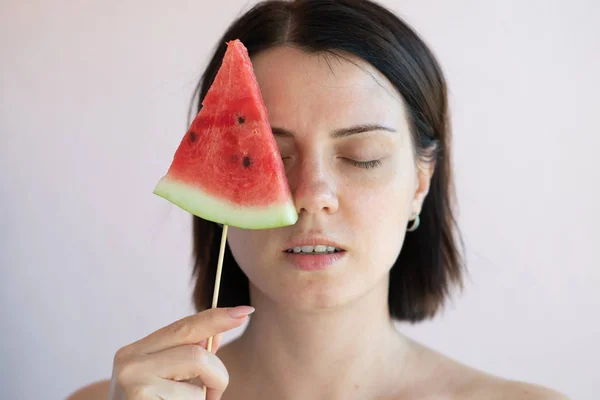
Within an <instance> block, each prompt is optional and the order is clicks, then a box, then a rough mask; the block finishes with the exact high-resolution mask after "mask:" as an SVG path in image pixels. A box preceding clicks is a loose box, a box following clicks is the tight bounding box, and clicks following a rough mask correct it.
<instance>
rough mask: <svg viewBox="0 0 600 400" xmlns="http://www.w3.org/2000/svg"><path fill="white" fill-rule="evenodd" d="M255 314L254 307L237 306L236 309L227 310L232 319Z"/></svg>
mask: <svg viewBox="0 0 600 400" xmlns="http://www.w3.org/2000/svg"><path fill="white" fill-rule="evenodd" d="M253 312H254V307H250V306H237V307H235V308H230V309H229V310H227V313H228V314H229V316H230V317H231V318H244V317H245V316H247V315H249V314H252V313H253Z"/></svg>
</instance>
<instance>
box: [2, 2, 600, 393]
mask: <svg viewBox="0 0 600 400" xmlns="http://www.w3.org/2000/svg"><path fill="white" fill-rule="evenodd" d="M248 4H249V3H247V2H246V1H243V0H220V1H218V2H214V3H213V2H212V1H211V2H210V3H209V2H207V1H200V0H194V1H184V0H179V1H176V2H165V1H155V0H143V1H142V0H126V1H116V0H110V1H109V0H103V1H94V2H93V1H85V2H84V1H73V0H63V1H48V0H44V1H42V0H27V1H25V0H22V1H17V0H13V1H10V0H9V1H7V0H4V1H2V2H1V3H0V52H1V61H0V71H1V75H0V76H1V78H0V85H1V97H0V101H1V102H0V112H1V115H0V121H1V122H0V132H1V139H0V140H1V141H0V195H1V196H0V197H1V207H0V246H1V247H0V265H1V276H0V301H1V303H0V304H1V306H0V321H1V322H0V323H1V325H0V360H1V361H0V363H1V364H0V398H7V399H8V398H10V399H60V398H64V397H65V396H66V395H67V394H68V393H70V392H71V391H73V390H74V389H75V388H77V387H79V386H81V385H82V384H85V383H88V382H90V381H93V380H96V379H100V378H106V377H108V376H109V374H110V370H111V362H112V357H113V354H114V352H115V350H116V349H118V348H119V347H121V346H122V345H124V344H127V343H129V342H131V341H134V340H136V339H138V338H140V337H141V336H143V335H146V334H147V333H149V332H151V331H153V330H155V329H157V328H159V327H161V326H163V325H165V324H167V323H169V322H171V321H174V320H175V319H178V318H180V317H183V316H185V315H186V314H188V313H190V312H192V307H191V305H190V300H189V295H190V286H189V282H190V274H189V272H190V254H191V253H190V252H191V247H190V244H191V242H190V240H191V237H190V223H189V222H190V218H189V217H188V215H187V214H186V213H184V212H183V211H181V210H179V209H178V208H176V207H175V206H172V205H170V204H168V203H167V202H166V201H165V200H163V199H161V198H159V197H157V196H155V195H153V194H152V189H153V187H154V184H155V183H156V181H157V179H158V178H159V177H160V176H162V174H163V173H164V172H165V169H166V168H167V166H168V163H169V160H170V158H171V156H172V153H173V151H174V150H175V148H176V146H177V144H178V143H179V140H180V138H181V136H182V135H183V133H184V132H185V129H186V127H187V126H186V111H187V106H188V100H189V98H190V95H191V93H192V89H193V87H194V84H195V82H196V79H197V78H198V75H199V73H200V71H201V70H202V67H203V66H204V65H205V62H206V60H207V56H208V54H209V52H210V50H211V49H212V48H213V46H214V44H215V42H216V40H217V39H218V36H220V35H221V33H222V32H223V30H224V29H225V27H226V26H227V25H228V24H229V22H230V21H231V20H232V19H233V18H234V17H235V16H236V15H238V14H239V13H240V12H241V11H242V10H244V9H246V8H247V7H248ZM387 4H388V5H389V6H391V7H393V8H394V9H395V10H397V11H398V12H400V13H401V14H402V15H403V16H404V17H406V18H407V20H408V21H409V22H410V23H412V24H413V25H414V26H416V27H417V28H418V30H419V31H420V32H421V33H422V35H423V36H424V37H425V38H426V39H427V41H428V42H429V43H430V44H431V45H432V47H433V48H434V50H435V52H436V53H437V55H438V56H439V58H440V60H441V62H442V64H443V66H444V68H445V71H446V72H447V75H448V78H449V82H450V88H451V101H452V109H453V116H454V132H455V162H456V173H457V185H458V192H459V198H460V202H461V210H462V212H461V215H460V222H461V225H462V228H463V230H464V233H465V239H466V243H467V245H468V249H469V253H468V256H469V263H470V270H471V278H470V280H469V282H468V286H467V290H466V292H465V293H464V294H463V295H462V296H461V297H457V298H456V300H455V302H454V303H453V305H451V306H450V307H449V308H448V310H447V312H446V313H445V315H444V316H442V317H440V318H438V319H437V320H436V321H434V322H430V323H426V324H423V325H420V326H418V327H409V326H405V325H402V326H400V329H402V330H403V331H405V332H407V333H409V334H410V335H412V336H414V337H415V338H417V339H419V340H422V341H423V342H425V343H427V344H429V345H431V346H433V347H434V348H436V349H439V350H441V351H443V352H445V353H447V354H449V355H450V356H453V357H456V358H457V359H459V360H461V361H463V362H466V363H469V364H472V365H474V366H475V367H479V368H483V369H485V370H487V371H489V372H492V373H495V374H500V375H503V376H506V377H510V378H516V379H522V380H527V381H532V382H537V383H541V384H544V385H549V386H552V387H554V388H557V389H559V390H561V391H564V392H566V393H568V394H569V395H571V396H572V397H573V398H574V399H581V400H584V399H587V400H592V399H597V396H598V392H600V382H599V381H600V373H599V372H598V371H599V369H598V360H599V359H600V346H599V344H598V342H599V341H600V312H599V311H598V306H599V305H600V304H599V303H600V296H599V295H598V289H599V288H600V261H599V258H598V255H597V254H598V249H599V247H600V246H599V244H598V242H599V240H600V234H599V233H598V227H599V223H600V211H599V206H598V204H599V203H600V201H599V200H600V196H599V195H598V186H599V183H600V168H598V165H597V161H596V160H597V157H598V152H599V149H600V130H599V128H598V121H599V119H598V115H599V108H600V102H599V100H598V99H599V98H598V94H599V93H600V92H599V89H600V79H599V78H598V73H599V71H600V44H599V41H600V39H599V37H600V28H599V26H600V2H598V1H596V0H577V1H574V0H571V1H566V0H563V1H558V0H544V1H542V0H537V1H533V0H529V1H520V0H503V1H499V0H498V1H475V0H458V1H452V2H448V1H442V0H427V1H423V0H388V1H387Z"/></svg>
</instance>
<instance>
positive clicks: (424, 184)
mask: <svg viewBox="0 0 600 400" xmlns="http://www.w3.org/2000/svg"><path fill="white" fill-rule="evenodd" d="M434 171H435V161H434V160H432V161H421V160H420V161H418V162H417V187H416V191H415V196H414V197H413V202H412V210H411V212H412V214H411V217H410V218H411V219H414V218H416V216H417V215H418V214H420V213H421V210H422V209H423V202H424V201H425V197H427V194H428V193H429V188H430V186H431V177H432V176H433V173H434Z"/></svg>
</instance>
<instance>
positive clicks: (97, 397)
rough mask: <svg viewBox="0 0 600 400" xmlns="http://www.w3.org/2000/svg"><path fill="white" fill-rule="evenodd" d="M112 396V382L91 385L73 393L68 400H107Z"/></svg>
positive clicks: (99, 382)
mask: <svg viewBox="0 0 600 400" xmlns="http://www.w3.org/2000/svg"><path fill="white" fill-rule="evenodd" d="M109 395H110V381H109V380H104V381H98V382H94V383H91V384H89V385H86V386H84V387H82V388H81V389H79V390H77V391H76V392H74V393H72V394H71V395H70V396H69V397H67V399H66V400H106V399H108V396H109Z"/></svg>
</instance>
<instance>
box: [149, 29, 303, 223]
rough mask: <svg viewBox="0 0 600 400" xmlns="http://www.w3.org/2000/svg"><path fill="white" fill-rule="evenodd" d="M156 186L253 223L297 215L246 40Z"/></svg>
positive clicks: (227, 218)
mask: <svg viewBox="0 0 600 400" xmlns="http://www.w3.org/2000/svg"><path fill="white" fill-rule="evenodd" d="M154 193H155V194H157V195H158V196H161V197H164V198H165V199H167V200H169V201H170V202H172V203H173V204H175V205H177V206H179V207H180V208H182V209H184V210H186V211H188V212H190V213H191V214H193V215H196V216H198V217H200V218H203V219H206V220H209V221H213V222H218V223H221V224H225V225H231V226H236V227H239V228H246V229H266V228H275V227H281V226H287V225H293V224H294V223H296V221H297V219H298V214H297V213H296V208H295V206H294V203H293V201H292V196H291V193H290V189H289V185H288V181H287V178H286V175H285V170H284V167H283V162H282V160H281V155H280V154H279V151H278V149H277V143H276V142H275V138H274V137H273V133H272V131H271V126H270V124H269V121H268V115H267V109H266V107H265V105H264V102H263V98H262V95H261V93H260V89H259V86H258V83H257V81H256V76H255V75H254V71H253V69H252V63H251V61H250V57H249V56H248V51H247V49H246V47H245V46H244V45H243V44H242V42H240V41H239V40H233V41H231V42H228V43H227V50H226V52H225V56H224V58H223V62H222V64H221V67H220V68H219V71H218V73H217V75H216V77H215V80H214V82H213V84H212V85H211V87H210V89H209V90H208V92H207V94H206V96H205V98H204V101H203V102H202V109H201V110H200V112H199V113H198V115H196V117H195V118H194V121H193V122H192V124H191V126H190V128H189V129H188V131H187V132H186V134H185V136H184V137H183V139H182V141H181V143H180V145H179V147H178V148H177V150H176V152H175V155H174V157H173V161H172V164H171V166H170V168H169V170H168V172H167V174H166V175H165V176H164V177H163V178H161V179H160V181H159V182H158V184H157V185H156V188H155V189H154Z"/></svg>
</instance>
